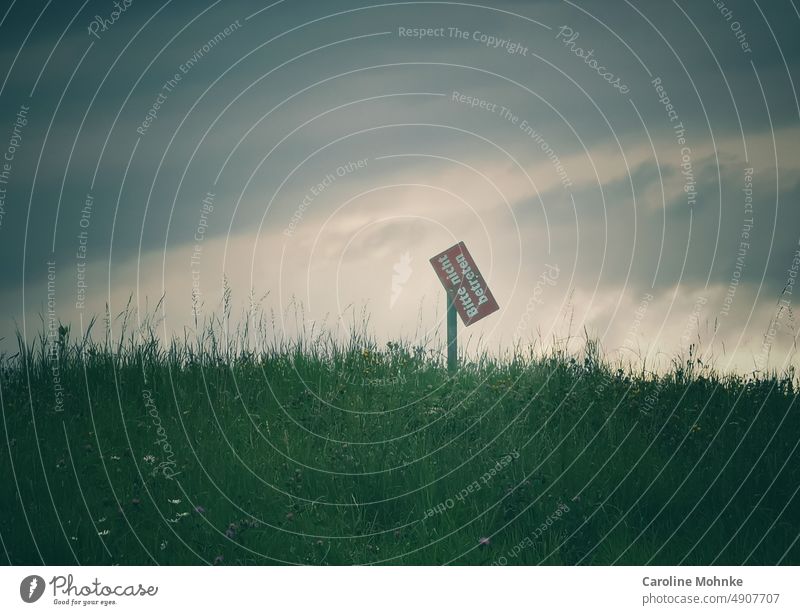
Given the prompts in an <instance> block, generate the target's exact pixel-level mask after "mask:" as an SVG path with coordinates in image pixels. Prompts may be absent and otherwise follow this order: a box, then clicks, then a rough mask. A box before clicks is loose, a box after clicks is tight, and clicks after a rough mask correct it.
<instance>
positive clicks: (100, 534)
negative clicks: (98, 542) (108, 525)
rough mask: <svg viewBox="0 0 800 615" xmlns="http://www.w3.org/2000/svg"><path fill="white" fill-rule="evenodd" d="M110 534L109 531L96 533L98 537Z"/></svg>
mask: <svg viewBox="0 0 800 615" xmlns="http://www.w3.org/2000/svg"><path fill="white" fill-rule="evenodd" d="M110 533H111V530H101V531H99V532H97V535H98V536H108V535H109V534H110Z"/></svg>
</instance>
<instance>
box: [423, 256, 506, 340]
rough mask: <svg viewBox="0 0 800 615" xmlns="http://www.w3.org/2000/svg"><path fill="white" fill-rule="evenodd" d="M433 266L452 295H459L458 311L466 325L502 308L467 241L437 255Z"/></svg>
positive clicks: (456, 298) (456, 297) (457, 300)
mask: <svg viewBox="0 0 800 615" xmlns="http://www.w3.org/2000/svg"><path fill="white" fill-rule="evenodd" d="M431 265H433V269H434V270H435V271H436V275H438V276H439V280H440V281H441V283H442V286H444V288H445V290H446V291H448V294H449V293H451V292H452V293H454V294H455V305H456V309H457V310H458V313H459V315H460V316H461V321H462V322H463V323H464V324H465V325H466V326H469V325H471V324H473V323H476V322H478V321H479V320H480V319H481V318H485V317H486V316H488V315H489V314H491V313H493V312H496V311H497V310H499V309H500V306H499V305H497V301H495V299H494V296H493V295H492V293H491V291H490V290H489V286H488V285H487V284H486V280H485V279H484V278H483V276H482V275H481V272H480V271H479V270H478V266H477V265H476V264H475V260H474V259H473V258H472V255H471V254H470V253H469V251H468V250H467V246H465V245H464V242H463V241H460V242H458V243H457V244H456V245H454V246H453V247H452V248H448V249H447V250H445V251H444V252H442V253H441V254H437V255H436V256H434V257H433V258H432V259H431Z"/></svg>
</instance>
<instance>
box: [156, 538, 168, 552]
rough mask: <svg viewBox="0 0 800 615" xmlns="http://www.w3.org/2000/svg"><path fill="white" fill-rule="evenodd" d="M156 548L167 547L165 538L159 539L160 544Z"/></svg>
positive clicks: (162, 548)
mask: <svg viewBox="0 0 800 615" xmlns="http://www.w3.org/2000/svg"><path fill="white" fill-rule="evenodd" d="M158 548H159V549H161V550H162V551H163V550H164V549H166V548H167V541H166V540H162V541H161V544H160V545H158Z"/></svg>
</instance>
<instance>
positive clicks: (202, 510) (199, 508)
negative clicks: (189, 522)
mask: <svg viewBox="0 0 800 615" xmlns="http://www.w3.org/2000/svg"><path fill="white" fill-rule="evenodd" d="M194 512H196V513H197V514H198V515H202V514H205V512H206V509H205V508H203V507H202V506H195V507H194Z"/></svg>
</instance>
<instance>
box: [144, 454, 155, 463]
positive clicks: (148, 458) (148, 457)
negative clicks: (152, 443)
mask: <svg viewBox="0 0 800 615" xmlns="http://www.w3.org/2000/svg"><path fill="white" fill-rule="evenodd" d="M142 460H143V461H146V462H147V463H155V462H156V458H155V457H154V456H153V455H145V456H144V457H142Z"/></svg>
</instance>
